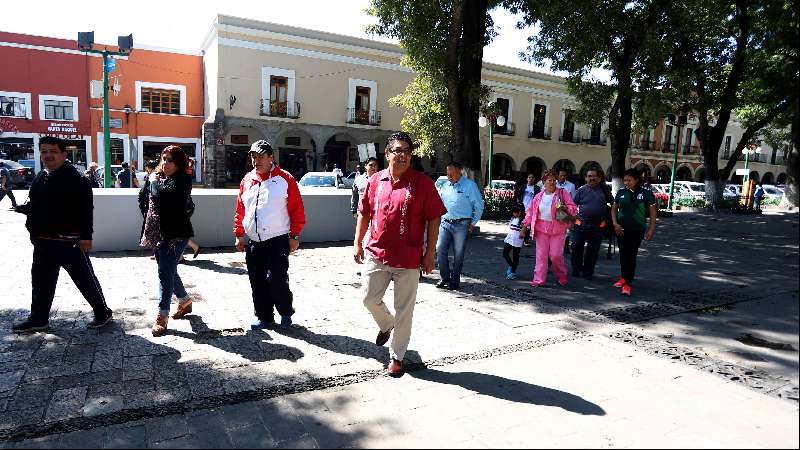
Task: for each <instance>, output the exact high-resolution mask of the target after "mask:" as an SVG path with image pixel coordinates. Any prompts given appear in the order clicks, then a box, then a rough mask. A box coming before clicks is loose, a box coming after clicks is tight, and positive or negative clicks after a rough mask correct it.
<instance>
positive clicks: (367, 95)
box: [347, 78, 381, 126]
mask: <svg viewBox="0 0 800 450" xmlns="http://www.w3.org/2000/svg"><path fill="white" fill-rule="evenodd" d="M348 84H349V93H348V96H347V123H351V124H360V125H371V126H378V125H380V124H381V112H380V111H378V110H377V97H378V83H377V82H376V81H372V80H357V79H355V78H350V80H349V83H348Z"/></svg>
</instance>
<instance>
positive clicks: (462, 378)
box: [408, 369, 606, 416]
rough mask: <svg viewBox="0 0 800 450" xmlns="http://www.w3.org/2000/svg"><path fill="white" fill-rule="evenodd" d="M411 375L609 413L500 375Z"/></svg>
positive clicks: (496, 395)
mask: <svg viewBox="0 0 800 450" xmlns="http://www.w3.org/2000/svg"><path fill="white" fill-rule="evenodd" d="M408 374H409V376H411V377H414V378H419V379H421V380H427V381H431V382H434V383H442V384H452V385H456V386H461V387H463V388H464V389H468V390H470V391H474V392H476V393H478V394H482V395H488V396H491V397H494V398H498V399H501V400H506V401H510V402H516V403H530V404H532V405H542V406H556V407H559V408H562V409H564V410H567V411H571V412H574V413H578V414H583V415H589V416H604V415H606V412H605V410H603V408H601V407H600V406H598V405H596V404H594V403H592V402H590V401H588V400H585V399H584V398H582V397H579V396H577V395H574V394H570V393H569V392H564V391H559V390H558V389H551V388H546V387H544V386H537V385H535V384H530V383H525V382H524V381H517V380H511V379H508V378H503V377H498V376H496V375H489V374H484V373H476V372H442V371H440V370H435V369H424V370H419V371H414V372H409V373H408Z"/></svg>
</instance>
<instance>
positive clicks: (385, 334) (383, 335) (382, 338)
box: [375, 328, 392, 347]
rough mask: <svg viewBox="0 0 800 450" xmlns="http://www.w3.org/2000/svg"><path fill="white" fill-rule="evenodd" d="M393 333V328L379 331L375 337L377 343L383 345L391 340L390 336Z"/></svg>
mask: <svg viewBox="0 0 800 450" xmlns="http://www.w3.org/2000/svg"><path fill="white" fill-rule="evenodd" d="M391 335H392V328H389V329H388V330H386V331H380V332H378V337H376V338H375V345H377V346H379V347H382V346H383V345H384V344H386V342H388V341H389V336H391Z"/></svg>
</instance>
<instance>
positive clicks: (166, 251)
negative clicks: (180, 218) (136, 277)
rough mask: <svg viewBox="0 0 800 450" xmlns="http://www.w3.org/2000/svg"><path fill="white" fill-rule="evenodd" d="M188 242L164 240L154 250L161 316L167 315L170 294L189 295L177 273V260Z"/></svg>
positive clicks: (183, 296)
mask: <svg viewBox="0 0 800 450" xmlns="http://www.w3.org/2000/svg"><path fill="white" fill-rule="evenodd" d="M188 243H189V240H188V239H183V240H180V241H165V242H163V243H162V244H161V246H160V247H158V250H156V262H157V263H158V281H159V285H158V291H159V296H160V297H161V301H159V302H158V313H159V314H161V315H162V316H166V315H169V306H170V303H172V294H175V296H176V297H178V298H186V297H187V296H188V295H189V294H187V293H186V289H185V288H184V287H183V281H181V277H180V275H178V261H180V260H181V255H183V251H184V250H185V249H186V244H188Z"/></svg>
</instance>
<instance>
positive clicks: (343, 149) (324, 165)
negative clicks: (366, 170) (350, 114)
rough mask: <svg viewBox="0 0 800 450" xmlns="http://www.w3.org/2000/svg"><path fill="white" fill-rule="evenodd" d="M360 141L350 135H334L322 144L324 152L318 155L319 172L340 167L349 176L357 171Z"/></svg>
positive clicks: (339, 133) (344, 133) (337, 133)
mask: <svg viewBox="0 0 800 450" xmlns="http://www.w3.org/2000/svg"><path fill="white" fill-rule="evenodd" d="M359 143H361V141H360V140H359V139H357V138H356V137H355V136H353V135H352V134H350V133H346V132H336V133H333V134H332V135H331V136H329V137H328V139H326V140H325V142H324V143H323V144H322V152H321V153H319V154H318V155H317V159H318V164H317V168H318V170H326V169H327V170H333V167H334V166H335V165H338V166H339V168H340V169H342V172H344V173H345V175H347V174H348V173H350V172H351V171H353V170H355V169H356V165H357V164H358V162H359V161H358V144H359Z"/></svg>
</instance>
